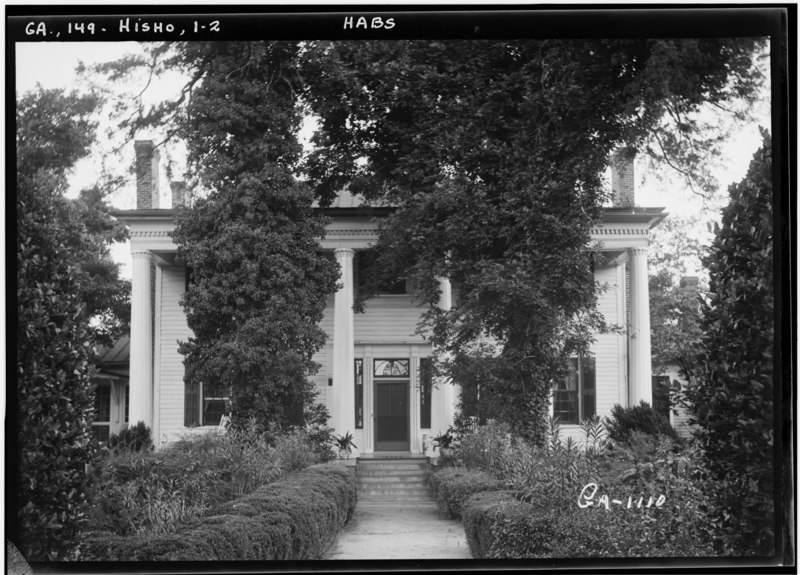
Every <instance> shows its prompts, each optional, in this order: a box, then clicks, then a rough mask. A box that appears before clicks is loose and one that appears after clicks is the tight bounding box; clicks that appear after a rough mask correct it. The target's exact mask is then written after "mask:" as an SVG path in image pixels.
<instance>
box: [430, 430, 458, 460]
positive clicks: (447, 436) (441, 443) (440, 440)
mask: <svg viewBox="0 0 800 575" xmlns="http://www.w3.org/2000/svg"><path fill="white" fill-rule="evenodd" d="M454 439H455V437H453V428H452V427H451V428H449V429H448V430H447V431H445V432H444V433H440V434H439V435H437V436H436V437H434V438H433V451H434V453H436V448H437V447H438V448H439V455H440V456H441V457H447V456H448V455H450V447H451V446H452V444H453V440H454Z"/></svg>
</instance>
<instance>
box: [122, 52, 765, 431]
mask: <svg viewBox="0 0 800 575" xmlns="http://www.w3.org/2000/svg"><path fill="white" fill-rule="evenodd" d="M762 45H763V41H760V40H757V39H749V38H747V39H713V38H704V39H686V40H647V39H634V40H593V41H573V40H570V41H562V40H520V41H517V40H500V41H488V40H487V41H483V40H481V41H449V40H444V41H436V40H434V41H358V42H339V41H337V42H303V43H299V44H294V45H292V46H293V47H292V48H291V50H290V52H291V54H289V51H287V52H286V56H287V57H286V59H285V60H284V61H283V64H282V67H280V68H278V69H272V70H268V69H266V68H264V69H262V70H261V71H259V69H258V61H259V60H258V58H259V56H258V50H256V49H255V47H257V46H259V44H257V43H255V44H254V43H243V44H241V45H237V46H238V47H237V49H238V50H242V51H244V54H246V57H245V56H244V55H243V56H242V58H241V59H240V60H239V61H238V62H237V65H238V66H239V68H236V67H234V66H233V65H231V64H230V54H228V53H227V52H226V51H225V50H223V51H215V50H207V51H204V50H203V48H199V49H196V48H193V47H192V45H185V44H180V45H177V47H174V52H173V54H177V55H176V56H173V57H166V58H165V59H164V60H163V61H164V62H165V63H166V64H165V65H166V66H181V67H184V68H185V69H186V70H187V71H189V78H190V79H189V81H188V82H187V84H186V87H185V89H184V90H183V91H182V96H181V97H180V98H178V99H177V100H176V101H174V102H170V103H168V104H166V105H164V106H161V107H157V108H154V109H152V110H147V111H145V110H142V109H139V110H138V111H135V112H134V114H133V116H131V118H134V119H133V120H132V124H133V125H137V124H138V123H141V122H151V121H153V119H154V118H167V119H169V118H180V117H182V115H181V110H184V109H186V110H194V111H196V112H199V113H200V114H201V115H202V114H203V113H204V111H203V110H202V108H201V107H193V104H192V102H193V101H194V100H195V97H196V94H195V93H194V91H193V88H194V87H195V86H196V85H197V84H198V83H199V82H202V83H205V81H206V78H205V77H204V74H205V73H206V72H205V70H206V69H207V68H209V67H211V68H213V67H214V66H217V64H216V62H217V61H220V62H221V63H220V64H219V66H220V68H224V69H226V70H227V72H226V73H227V74H230V75H231V78H235V77H236V76H237V75H241V74H247V75H248V77H249V78H251V79H253V81H254V83H252V84H247V85H245V86H243V87H244V88H246V90H251V89H254V90H256V91H258V90H259V89H264V90H269V89H271V90H280V91H283V93H284V94H286V97H287V98H289V97H290V92H291V97H293V98H294V102H295V104H296V105H297V106H300V105H301V104H303V105H306V106H308V108H309V110H310V111H311V112H312V113H313V114H315V115H316V116H317V117H318V119H319V130H318V131H317V134H316V135H315V137H314V144H315V145H316V150H315V151H314V152H313V153H312V154H310V156H309V158H308V160H307V161H306V162H304V163H303V164H302V166H294V165H293V166H292V168H290V169H293V170H294V173H298V172H299V171H302V172H303V173H305V174H306V175H307V176H308V181H309V182H310V183H311V184H312V186H313V189H314V192H315V195H316V197H317V198H318V200H319V201H320V204H321V205H323V206H324V205H328V204H330V202H331V201H332V199H333V198H334V196H335V195H336V194H337V193H338V192H339V191H340V190H341V189H342V188H344V187H345V186H347V187H349V188H350V190H351V191H352V192H354V193H356V194H360V195H362V196H363V197H365V198H366V199H367V200H368V201H372V202H376V203H380V204H383V205H390V206H394V207H395V211H394V212H393V214H392V215H390V216H389V217H388V218H386V219H385V220H384V222H383V225H382V228H381V235H380V239H379V242H378V244H377V246H376V254H377V256H376V257H377V266H376V268H377V269H376V273H375V275H374V276H373V285H372V287H373V290H372V291H373V292H374V291H377V290H378V288H379V286H381V285H384V284H386V283H393V282H394V281H396V280H398V279H400V278H403V277H411V279H412V280H414V281H413V283H415V284H416V285H417V286H419V289H420V297H421V299H422V300H423V301H425V302H428V303H429V304H430V306H431V308H430V310H429V311H428V312H427V314H426V317H425V324H424V326H423V327H424V329H427V330H429V333H430V334H431V341H432V342H433V343H434V344H435V345H436V346H438V347H440V348H441V349H444V350H446V351H449V352H450V357H452V358H453V362H455V363H452V362H451V364H450V365H449V367H448V370H449V372H450V374H451V375H452V374H454V373H455V372H456V371H458V365H456V364H457V363H458V362H459V361H461V360H460V359H459V358H467V357H472V356H473V355H474V349H475V345H476V343H477V342H479V341H481V340H482V339H485V338H487V337H488V338H489V339H493V340H494V341H495V342H496V343H497V344H498V345H497V346H496V348H495V349H496V352H495V353H494V355H489V356H487V357H486V361H487V362H491V363H492V366H491V370H492V372H493V373H495V374H496V376H497V381H498V382H499V383H498V385H497V386H495V390H496V392H497V393H499V394H502V396H503V399H504V402H505V404H506V405H507V406H508V407H509V410H507V413H508V416H507V419H508V420H509V422H510V423H512V424H513V425H514V427H515V428H516V430H517V431H519V432H521V433H523V434H525V435H527V436H529V437H532V438H534V439H541V438H542V437H543V436H544V433H545V431H546V430H545V423H544V417H542V416H543V414H544V413H545V411H546V409H547V395H548V393H549V390H550V387H551V386H552V383H553V381H555V380H556V379H558V378H560V377H562V376H563V375H564V373H565V363H566V362H565V360H566V358H568V357H570V356H574V355H577V354H580V353H586V351H587V348H588V344H589V342H590V341H591V338H592V336H593V334H594V333H596V332H597V331H599V330H602V329H604V328H605V326H604V324H603V321H602V317H601V316H600V315H599V314H597V312H596V310H595V309H594V308H595V306H594V304H595V301H596V298H597V293H598V290H599V289H601V288H600V286H597V285H595V282H594V280H593V275H592V271H591V254H589V253H588V249H587V245H588V243H589V230H590V228H591V226H592V225H593V224H594V223H596V222H597V220H598V218H599V216H600V213H601V209H600V207H601V204H602V201H603V200H604V199H605V198H604V194H603V192H602V185H601V183H602V182H601V180H602V177H601V174H602V172H603V171H604V168H605V167H606V165H607V162H608V158H609V155H610V152H611V151H612V150H613V149H615V148H616V147H618V146H623V145H624V146H628V147H634V148H636V147H642V148H645V149H647V150H648V151H650V152H652V153H654V154H660V155H661V157H663V158H666V159H667V160H668V161H669V162H670V163H671V164H672V165H674V166H676V167H677V168H678V169H682V170H683V171H684V173H686V174H689V175H692V174H696V173H697V169H696V166H697V165H698V159H699V158H701V157H702V155H703V154H698V152H704V151H706V152H707V151H710V150H713V146H714V142H713V141H709V140H705V141H701V140H700V139H699V138H698V134H697V133H696V131H697V127H698V125H697V122H695V121H694V119H693V113H694V112H696V111H697V110H698V108H699V106H700V105H702V104H706V103H709V104H711V105H718V106H719V105H722V104H723V103H725V102H727V101H729V100H731V99H732V98H737V97H738V98H742V99H743V100H747V99H748V98H752V97H754V88H755V86H756V85H757V83H758V81H759V72H758V70H757V69H756V68H755V67H754V66H753V61H752V56H753V53H754V51H755V50H756V49H757V48H758V47H760V46H762ZM225 46H228V45H227V44H225ZM269 46H276V47H275V48H272V47H267V48H264V47H261V48H259V49H263V50H267V51H269V50H277V49H278V48H277V46H283V47H284V48H285V49H287V50H288V48H286V47H287V46H288V44H284V43H275V44H270V45H269ZM232 49H233V48H226V50H232ZM169 50H170V48H164V47H163V46H161V47H157V48H156V49H154V51H153V52H152V54H153V56H154V57H155V56H158V55H159V53H160V54H162V55H164V54H166V53H167V51H169ZM159 51H160V52H159ZM251 55H253V56H252V57H251ZM154 62H155V60H152V62H151V63H148V64H147V65H148V66H149V67H151V64H152V66H155V64H154ZM226 62H227V63H226ZM292 62H293V63H292ZM126 66H130V62H123V63H121V64H120V66H116V67H114V66H112V67H111V68H109V69H110V70H112V72H113V73H116V71H117V70H119V69H122V68H125V67H126ZM151 69H155V68H153V67H151ZM209 69H210V68H209ZM243 70H244V72H243ZM263 72H269V73H268V74H266V75H263V76H261V78H260V82H261V84H264V85H266V86H267V88H263V87H261V88H259V87H258V86H259V84H258V82H257V81H256V79H257V78H258V74H259V73H263ZM201 79H202V80H201ZM287 90H288V91H287ZM190 95H191V96H190ZM250 96H251V94H250V93H249V92H247V91H245V92H244V93H243V94H242V95H241V97H239V96H237V95H234V94H232V93H229V95H228V96H227V99H226V100H224V102H225V104H224V105H225V106H227V107H229V111H228V112H214V114H212V115H209V116H208V118H209V119H210V118H214V121H215V122H217V123H218V124H221V126H220V128H219V129H220V130H221V131H224V130H223V129H222V126H224V125H226V123H228V122H231V121H233V122H234V124H235V125H237V126H238V125H239V124H241V122H237V121H235V118H240V119H241V118H248V119H250V120H252V121H253V122H255V124H256V125H263V124H260V123H259V121H260V116H259V115H258V114H254V113H253V110H261V111H262V112H263V113H264V114H267V115H269V114H277V115H276V117H275V118H274V122H275V126H274V127H266V126H265V128H268V129H269V130H270V133H271V134H273V135H276V134H285V133H287V132H284V131H282V130H286V129H288V130H296V128H297V125H298V124H297V123H296V122H295V124H294V125H291V121H288V120H289V119H290V118H294V119H295V120H296V119H297V118H298V116H296V115H291V114H289V115H286V114H285V113H284V112H277V111H271V110H269V109H264V108H263V104H261V102H262V100H260V99H259V100H257V101H252V99H251V98H250ZM187 102H189V103H188V104H187ZM282 105H284V106H286V107H284V108H280V109H281V110H283V111H286V110H288V109H289V107H288V100H287V101H283V103H282ZM297 109H298V108H295V110H297ZM191 114H194V112H191ZM190 117H193V116H190ZM239 127H241V128H242V129H244V130H245V131H246V128H247V127H246V126H239ZM212 128H215V127H214V126H213V125H212ZM227 132H228V133H230V134H231V135H235V134H234V132H232V131H231V130H227ZM197 141H201V140H200V139H198V140H197ZM212 142H213V143H215V144H218V145H219V146H221V149H225V151H226V153H229V152H231V151H232V150H233V148H234V147H235V146H232V147H231V148H230V149H227V148H224V147H225V146H228V142H227V141H225V140H224V139H223V140H220V139H216V140H214V139H213V138H212ZM275 145H276V146H277V148H278V149H283V148H281V145H280V144H279V143H276V144H275ZM196 149H197V150H198V151H202V147H198V148H196ZM294 150H295V149H294V148H292V152H291V154H289V155H288V156H286V157H285V158H284V160H288V162H286V161H285V162H283V164H282V165H283V166H288V165H289V164H292V162H293V160H294V158H295V156H293V155H292V154H294V153H295V152H294ZM229 157H232V156H229ZM196 158H197V160H198V161H199V160H200V159H201V156H199V155H198V156H196ZM203 161H204V162H205V160H203ZM208 161H209V169H211V170H212V172H214V171H216V170H218V168H219V165H220V164H219V162H218V160H217V159H216V156H214V155H213V154H212V155H211V156H209V158H208ZM242 169H245V170H246V169H247V165H246V162H241V161H240V162H238V163H237V162H234V161H227V162H225V164H224V169H223V172H224V173H225V174H227V175H229V176H230V177H235V174H237V173H238V172H239V171H240V170H242ZM437 275H443V276H447V277H448V278H450V279H451V281H452V282H453V284H454V286H455V288H456V292H457V294H458V295H459V297H458V298H457V301H456V305H455V306H454V307H453V308H452V309H451V310H439V309H438V308H437V307H436V305H435V304H436V302H437V300H438V297H439V294H438V289H439V288H438V282H437V281H436V276H437ZM231 285H233V284H231ZM367 295H368V293H367ZM362 299H366V298H362ZM362 304H363V301H362ZM215 337H216V336H215ZM461 371H464V370H461Z"/></svg>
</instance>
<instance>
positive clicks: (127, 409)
mask: <svg viewBox="0 0 800 575" xmlns="http://www.w3.org/2000/svg"><path fill="white" fill-rule="evenodd" d="M130 405H131V385H130V384H129V383H126V384H125V423H128V413H130Z"/></svg>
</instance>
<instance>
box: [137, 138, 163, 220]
mask: <svg viewBox="0 0 800 575" xmlns="http://www.w3.org/2000/svg"><path fill="white" fill-rule="evenodd" d="M133 148H134V150H136V209H137V210H148V209H158V208H159V207H160V206H159V201H158V160H159V158H160V153H159V151H158V150H157V149H156V148H155V146H153V141H152V140H137V141H136V142H134V143H133Z"/></svg>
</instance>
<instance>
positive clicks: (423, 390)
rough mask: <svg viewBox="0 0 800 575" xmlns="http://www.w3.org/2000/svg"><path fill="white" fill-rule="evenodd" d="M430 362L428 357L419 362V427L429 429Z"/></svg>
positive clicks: (431, 375) (431, 378) (431, 384)
mask: <svg viewBox="0 0 800 575" xmlns="http://www.w3.org/2000/svg"><path fill="white" fill-rule="evenodd" d="M431 368H432V362H431V358H429V357H422V358H420V360H419V426H420V427H421V428H422V429H430V428H431V396H432V388H433V374H432V372H431Z"/></svg>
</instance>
